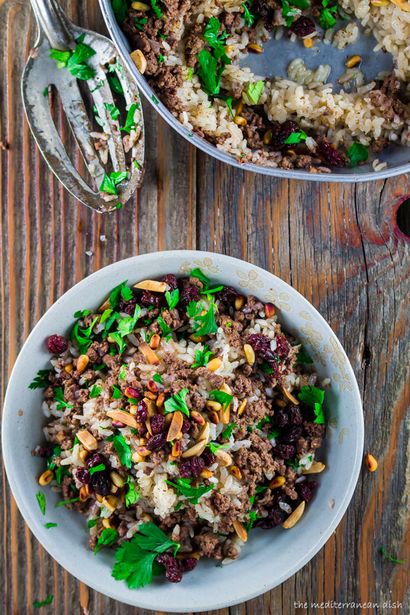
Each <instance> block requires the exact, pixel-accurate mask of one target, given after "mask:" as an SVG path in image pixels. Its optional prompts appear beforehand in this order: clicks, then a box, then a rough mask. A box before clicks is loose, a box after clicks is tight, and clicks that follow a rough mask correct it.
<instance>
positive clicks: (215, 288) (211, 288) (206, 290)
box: [189, 267, 224, 295]
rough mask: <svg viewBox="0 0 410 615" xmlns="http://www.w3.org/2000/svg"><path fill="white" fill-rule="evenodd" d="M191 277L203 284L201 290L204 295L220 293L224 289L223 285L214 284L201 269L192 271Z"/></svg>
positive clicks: (197, 268)
mask: <svg viewBox="0 0 410 615" xmlns="http://www.w3.org/2000/svg"><path fill="white" fill-rule="evenodd" d="M189 275H190V276H191V277H192V278H196V279H197V280H199V281H200V282H202V284H203V288H202V289H201V290H200V292H201V294H202V295H212V294H215V293H218V292H219V291H220V290H223V288H224V285H223V284H216V285H215V284H212V282H211V280H210V279H209V278H208V277H207V276H206V275H205V274H204V273H203V271H201V270H200V269H199V267H196V269H192V271H191V273H190V274H189Z"/></svg>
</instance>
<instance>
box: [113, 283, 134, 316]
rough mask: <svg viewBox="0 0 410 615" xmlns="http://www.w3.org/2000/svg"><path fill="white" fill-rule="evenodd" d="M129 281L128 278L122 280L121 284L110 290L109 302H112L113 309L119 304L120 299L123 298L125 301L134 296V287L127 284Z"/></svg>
mask: <svg viewBox="0 0 410 615" xmlns="http://www.w3.org/2000/svg"><path fill="white" fill-rule="evenodd" d="M127 281H128V280H124V282H121V284H118V286H116V287H115V288H113V289H112V291H111V292H110V296H109V298H108V303H109V304H110V306H111V307H112V309H113V310H114V309H115V308H116V307H117V305H118V304H119V302H120V299H123V300H124V301H130V299H132V298H133V296H134V294H133V292H132V289H131V288H129V286H127Z"/></svg>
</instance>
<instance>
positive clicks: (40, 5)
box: [30, 0, 73, 51]
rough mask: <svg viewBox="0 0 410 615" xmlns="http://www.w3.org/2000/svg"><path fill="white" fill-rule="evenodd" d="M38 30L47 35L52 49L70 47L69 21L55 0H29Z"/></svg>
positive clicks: (71, 38) (62, 49) (61, 49)
mask: <svg viewBox="0 0 410 615" xmlns="http://www.w3.org/2000/svg"><path fill="white" fill-rule="evenodd" d="M30 2H31V6H32V8H33V11H34V15H35V17H36V21H37V25H38V28H39V30H40V31H41V32H42V33H43V34H44V35H45V36H46V37H47V39H48V41H49V43H50V45H51V47H52V48H53V49H59V50H60V51H65V50H67V49H69V48H70V43H71V42H72V40H73V37H72V35H71V33H70V27H69V23H70V22H69V21H68V19H67V17H66V16H65V14H64V12H63V10H62V9H61V7H60V6H59V5H58V3H57V2H56V1H55V0H30Z"/></svg>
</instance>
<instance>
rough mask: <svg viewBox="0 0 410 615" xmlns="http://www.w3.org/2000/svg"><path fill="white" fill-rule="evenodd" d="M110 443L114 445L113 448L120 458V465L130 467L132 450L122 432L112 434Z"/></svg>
mask: <svg viewBox="0 0 410 615" xmlns="http://www.w3.org/2000/svg"><path fill="white" fill-rule="evenodd" d="M112 443H113V445H114V448H115V450H116V452H117V455H118V457H119V458H120V461H121V463H122V465H123V466H125V467H126V468H130V467H131V466H132V459H131V457H132V452H131V447H130V445H129V444H128V443H127V441H126V439H125V438H124V436H123V435H122V434H118V435H117V436H114V438H113V441H112Z"/></svg>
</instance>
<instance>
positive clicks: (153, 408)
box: [144, 397, 157, 416]
mask: <svg viewBox="0 0 410 615" xmlns="http://www.w3.org/2000/svg"><path fill="white" fill-rule="evenodd" d="M144 402H145V405H146V406H147V410H148V416H154V414H156V413H157V404H156V403H155V401H154V400H153V399H148V397H144Z"/></svg>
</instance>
